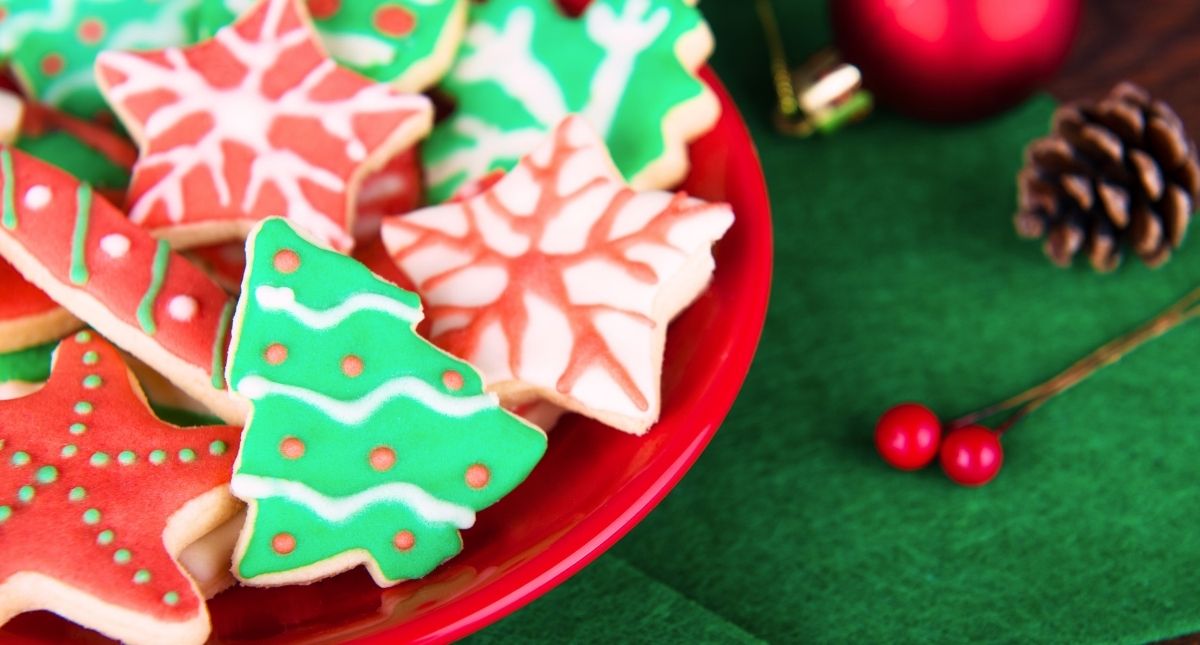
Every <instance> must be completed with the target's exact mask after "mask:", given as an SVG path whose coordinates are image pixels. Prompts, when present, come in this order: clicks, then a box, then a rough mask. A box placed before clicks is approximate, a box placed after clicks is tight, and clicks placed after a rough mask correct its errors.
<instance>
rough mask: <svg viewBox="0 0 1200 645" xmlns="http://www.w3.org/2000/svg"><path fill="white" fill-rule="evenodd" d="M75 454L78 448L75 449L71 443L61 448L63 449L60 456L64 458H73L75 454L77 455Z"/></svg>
mask: <svg viewBox="0 0 1200 645" xmlns="http://www.w3.org/2000/svg"><path fill="white" fill-rule="evenodd" d="M77 452H79V448H76V447H75V444H73V443H69V444H67V445H65V446H63V449H62V456H64V457H74V456H75V453H77Z"/></svg>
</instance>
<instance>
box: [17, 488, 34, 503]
mask: <svg viewBox="0 0 1200 645" xmlns="http://www.w3.org/2000/svg"><path fill="white" fill-rule="evenodd" d="M33 493H34V490H33V486H30V485H28V484H26V485H25V486H22V487H20V488H18V489H17V499H19V500H21V501H22V502H25V503H27V504H28V503H29V502H32V501H33Z"/></svg>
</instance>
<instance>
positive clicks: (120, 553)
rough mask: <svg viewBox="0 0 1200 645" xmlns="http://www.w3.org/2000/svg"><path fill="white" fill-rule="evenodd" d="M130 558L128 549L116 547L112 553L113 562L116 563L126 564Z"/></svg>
mask: <svg viewBox="0 0 1200 645" xmlns="http://www.w3.org/2000/svg"><path fill="white" fill-rule="evenodd" d="M131 559H133V554H132V553H130V552H129V549H117V550H116V552H114V553H113V562H116V563H117V564H128V563H129V561H130V560H131Z"/></svg>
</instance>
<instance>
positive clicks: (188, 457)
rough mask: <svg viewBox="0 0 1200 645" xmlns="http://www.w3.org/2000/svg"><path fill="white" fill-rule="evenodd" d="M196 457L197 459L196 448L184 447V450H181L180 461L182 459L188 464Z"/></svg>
mask: <svg viewBox="0 0 1200 645" xmlns="http://www.w3.org/2000/svg"><path fill="white" fill-rule="evenodd" d="M195 459H196V451H195V450H192V449H191V448H184V449H183V450H180V451H179V461H182V462H183V463H185V464H186V463H188V462H190V461H195Z"/></svg>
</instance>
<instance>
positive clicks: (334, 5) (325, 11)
mask: <svg viewBox="0 0 1200 645" xmlns="http://www.w3.org/2000/svg"><path fill="white" fill-rule="evenodd" d="M341 8H342V0H308V12H309V13H310V14H312V17H313V18H316V19H317V20H325V19H326V18H332V17H333V14H335V13H337V12H338V11H339V10H340V9H341Z"/></svg>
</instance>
